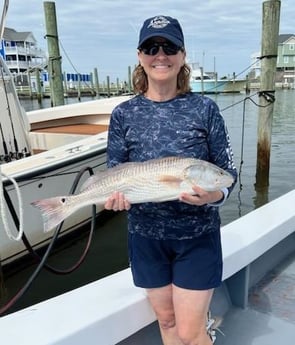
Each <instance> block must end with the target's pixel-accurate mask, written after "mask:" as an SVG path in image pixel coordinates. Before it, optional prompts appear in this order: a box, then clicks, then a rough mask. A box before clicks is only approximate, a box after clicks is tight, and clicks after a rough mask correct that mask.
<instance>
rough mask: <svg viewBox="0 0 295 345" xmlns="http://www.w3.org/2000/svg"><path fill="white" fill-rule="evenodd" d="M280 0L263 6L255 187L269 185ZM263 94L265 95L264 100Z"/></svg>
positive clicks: (271, 1)
mask: <svg viewBox="0 0 295 345" xmlns="http://www.w3.org/2000/svg"><path fill="white" fill-rule="evenodd" d="M280 6H281V2H280V0H270V1H265V2H264V3H263V19H262V45H261V84H260V92H261V93H260V99H259V100H260V108H259V119H258V142H257V165H256V186H257V187H263V186H268V185H269V167H270V150H271V131H272V118H273V102H272V97H271V96H272V95H273V94H274V89H275V74H276V65H277V52H278V36H279V22H280ZM265 92H269V94H270V95H271V96H268V95H267V94H266V93H265Z"/></svg>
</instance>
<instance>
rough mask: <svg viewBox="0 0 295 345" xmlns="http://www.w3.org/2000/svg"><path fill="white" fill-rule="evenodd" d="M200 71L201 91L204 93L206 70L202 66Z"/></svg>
mask: <svg viewBox="0 0 295 345" xmlns="http://www.w3.org/2000/svg"><path fill="white" fill-rule="evenodd" d="M200 72H201V90H202V91H201V93H202V95H204V71H203V67H200Z"/></svg>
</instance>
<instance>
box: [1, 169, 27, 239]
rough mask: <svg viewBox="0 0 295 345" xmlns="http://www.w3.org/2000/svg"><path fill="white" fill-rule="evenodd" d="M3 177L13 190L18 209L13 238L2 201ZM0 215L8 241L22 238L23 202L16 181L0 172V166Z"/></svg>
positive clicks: (3, 201)
mask: <svg viewBox="0 0 295 345" xmlns="http://www.w3.org/2000/svg"><path fill="white" fill-rule="evenodd" d="M3 177H5V178H6V179H8V180H9V181H10V182H11V183H12V184H13V185H14V188H15V191H16V195H17V199H18V207H19V232H18V235H17V236H14V235H13V234H12V232H11V230H10V228H9V225H8V221H7V217H6V210H5V200H4V194H3ZM0 215H1V219H2V223H3V226H4V230H5V232H6V234H7V236H8V238H9V239H11V240H15V241H19V240H20V239H21V238H22V235H23V233H24V229H23V202H22V197H21V193H20V189H19V186H18V185H17V183H16V181H15V180H14V179H13V178H12V177H9V176H7V175H6V174H4V173H3V172H2V171H1V165H0Z"/></svg>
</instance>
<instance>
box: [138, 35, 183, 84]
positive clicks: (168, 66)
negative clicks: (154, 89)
mask: <svg viewBox="0 0 295 345" xmlns="http://www.w3.org/2000/svg"><path fill="white" fill-rule="evenodd" d="M162 45H163V46H162ZM165 51H166V52H165ZM149 54H154V55H149ZM138 59H139V62H140V64H141V66H142V67H143V69H144V70H145V73H146V74H147V76H148V79H149V81H153V82H160V83H163V82H169V83H171V82H176V81H177V75H178V73H179V71H180V68H181V67H182V66H183V65H184V63H185V51H183V50H181V49H180V48H178V47H176V46H175V45H173V44H172V43H171V42H169V41H168V40H166V39H164V38H162V37H154V38H153V39H150V40H149V41H148V42H146V43H144V44H143V45H142V49H140V50H139V51H138Z"/></svg>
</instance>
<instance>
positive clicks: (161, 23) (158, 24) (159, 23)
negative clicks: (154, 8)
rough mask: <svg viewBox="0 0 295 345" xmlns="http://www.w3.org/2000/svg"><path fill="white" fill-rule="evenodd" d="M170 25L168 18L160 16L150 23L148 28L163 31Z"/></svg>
mask: <svg viewBox="0 0 295 345" xmlns="http://www.w3.org/2000/svg"><path fill="white" fill-rule="evenodd" d="M168 24H170V21H169V20H168V19H167V18H165V17H163V16H158V17H155V18H153V19H152V20H151V21H150V23H149V25H148V28H150V27H152V28H153V29H162V28H164V27H165V26H167V25H168Z"/></svg>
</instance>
